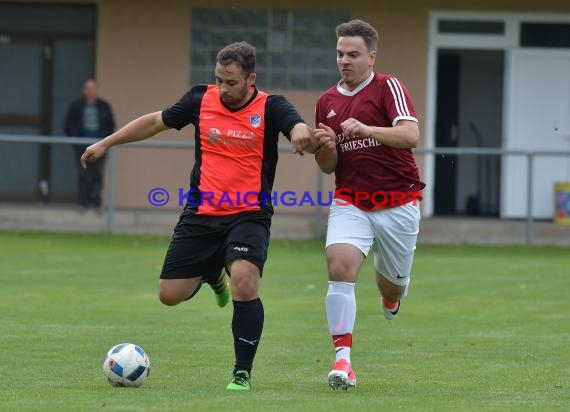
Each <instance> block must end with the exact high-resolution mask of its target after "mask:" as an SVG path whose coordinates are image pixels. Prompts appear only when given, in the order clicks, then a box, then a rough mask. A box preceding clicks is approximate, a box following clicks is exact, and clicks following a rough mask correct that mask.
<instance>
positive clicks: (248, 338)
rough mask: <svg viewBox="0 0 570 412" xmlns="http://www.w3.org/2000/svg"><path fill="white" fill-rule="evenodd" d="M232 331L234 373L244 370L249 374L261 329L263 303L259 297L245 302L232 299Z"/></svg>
mask: <svg viewBox="0 0 570 412" xmlns="http://www.w3.org/2000/svg"><path fill="white" fill-rule="evenodd" d="M233 303H234V317H233V319H232V332H233V334H234V350H235V354H236V364H235V368H234V373H235V372H237V371H238V370H246V371H248V372H249V373H250V375H251V367H252V365H253V358H254V357H255V352H256V351H257V346H258V345H259V340H260V339H261V331H262V330H263V317H264V316H263V304H262V303H261V300H260V299H259V298H257V299H254V300H250V301H247V302H240V301H235V300H234V301H233Z"/></svg>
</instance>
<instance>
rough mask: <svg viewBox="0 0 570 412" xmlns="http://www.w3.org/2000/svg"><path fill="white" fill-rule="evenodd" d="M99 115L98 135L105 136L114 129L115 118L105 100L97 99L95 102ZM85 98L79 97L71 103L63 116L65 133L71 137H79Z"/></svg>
mask: <svg viewBox="0 0 570 412" xmlns="http://www.w3.org/2000/svg"><path fill="white" fill-rule="evenodd" d="M95 104H96V106H97V113H98V117H99V132H100V133H99V134H100V136H99V137H105V136H108V135H110V134H111V133H113V132H114V131H115V119H114V118H113V112H112V111H111V106H110V105H109V103H107V102H106V101H105V100H101V99H97V102H96V103H95ZM84 108H85V99H79V100H76V101H74V102H73V103H71V105H70V106H69V109H68V110H67V115H66V116H65V126H64V129H65V134H66V135H67V136H72V137H81V136H82V132H83V130H82V129H83V111H84Z"/></svg>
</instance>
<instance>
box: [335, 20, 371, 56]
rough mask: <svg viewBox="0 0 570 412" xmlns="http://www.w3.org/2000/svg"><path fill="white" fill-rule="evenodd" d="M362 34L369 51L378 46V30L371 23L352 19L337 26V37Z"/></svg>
mask: <svg viewBox="0 0 570 412" xmlns="http://www.w3.org/2000/svg"><path fill="white" fill-rule="evenodd" d="M350 36H360V37H362V38H363V39H364V43H365V44H366V48H367V49H368V51H373V50H376V48H377V47H378V32H377V31H376V29H374V27H372V26H371V25H370V24H369V23H366V22H365V21H362V20H351V21H349V22H346V23H341V24H339V25H338V26H336V37H337V39H338V38H339V37H350Z"/></svg>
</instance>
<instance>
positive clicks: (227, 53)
mask: <svg viewBox="0 0 570 412" xmlns="http://www.w3.org/2000/svg"><path fill="white" fill-rule="evenodd" d="M216 63H220V64H221V65H222V66H227V65H230V64H232V63H235V64H236V65H238V66H239V67H241V68H242V70H243V73H244V74H245V77H247V76H249V75H250V74H251V73H253V72H254V71H255V47H253V46H252V45H251V44H249V43H247V42H245V41H240V42H237V43H232V44H229V45H227V46H226V47H224V48H223V49H222V50H220V51H219V52H218V55H217V56H216Z"/></svg>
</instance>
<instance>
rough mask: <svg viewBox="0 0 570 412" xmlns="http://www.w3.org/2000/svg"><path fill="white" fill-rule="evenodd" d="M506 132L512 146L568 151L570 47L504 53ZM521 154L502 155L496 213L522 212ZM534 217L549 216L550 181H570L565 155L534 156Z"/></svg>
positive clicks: (524, 199)
mask: <svg viewBox="0 0 570 412" xmlns="http://www.w3.org/2000/svg"><path fill="white" fill-rule="evenodd" d="M508 67H509V69H508V70H509V73H508V88H507V96H508V97H507V111H506V114H507V117H506V130H505V131H506V133H505V140H504V144H503V147H504V148H505V149H512V150H534V151H538V150H544V151H562V150H564V151H569V150H570V51H558V50H556V51H555V50H544V49H519V50H513V51H511V52H510V53H509V60H508ZM527 171H528V169H527V163H526V158H522V157H518V156H517V157H514V156H506V157H505V158H503V170H502V188H503V190H502V198H501V217H505V218H521V217H525V216H526V213H527V194H528V184H527ZM532 180H533V182H532V184H533V199H532V209H533V217H535V218H539V219H552V218H553V217H554V183H555V182H570V158H569V157H538V156H537V157H536V158H535V161H534V173H533V176H532Z"/></svg>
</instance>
